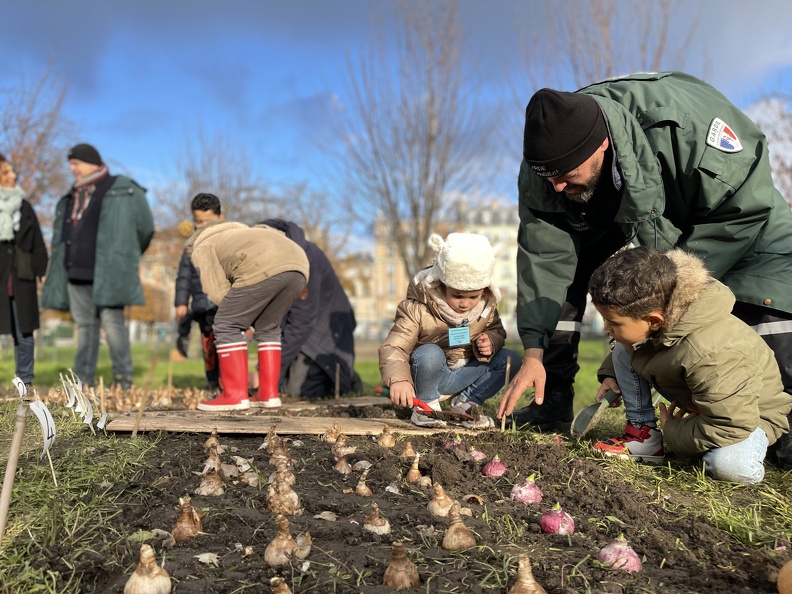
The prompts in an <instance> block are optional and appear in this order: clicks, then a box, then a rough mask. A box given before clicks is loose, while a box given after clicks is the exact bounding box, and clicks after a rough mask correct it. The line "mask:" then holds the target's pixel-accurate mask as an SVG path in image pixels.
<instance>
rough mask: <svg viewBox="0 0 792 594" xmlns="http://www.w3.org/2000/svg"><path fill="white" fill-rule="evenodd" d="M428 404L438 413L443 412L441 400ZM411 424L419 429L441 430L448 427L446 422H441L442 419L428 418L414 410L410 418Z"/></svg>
mask: <svg viewBox="0 0 792 594" xmlns="http://www.w3.org/2000/svg"><path fill="white" fill-rule="evenodd" d="M426 404H428V405H429V408H431V409H432V410H436V411H441V410H443V409H442V408H441V407H440V401H439V400H432V401H431V402H427V403H426ZM410 422H411V423H412V424H413V425H416V426H418V427H434V428H438V429H439V428H441V427H446V426H447V425H446V422H445V421H441V420H440V419H434V418H432V417H428V416H426V415H422V414H421V413H419V412H417V411H416V410H413V414H412V416H411V417H410Z"/></svg>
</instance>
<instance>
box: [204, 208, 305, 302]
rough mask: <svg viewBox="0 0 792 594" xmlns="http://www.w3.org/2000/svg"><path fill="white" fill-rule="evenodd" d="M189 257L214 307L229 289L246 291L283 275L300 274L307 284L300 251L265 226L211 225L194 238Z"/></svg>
mask: <svg viewBox="0 0 792 594" xmlns="http://www.w3.org/2000/svg"><path fill="white" fill-rule="evenodd" d="M191 257H192V261H193V264H194V265H195V267H196V268H197V269H198V271H199V272H200V274H201V285H202V286H203V290H204V293H206V294H207V296H208V297H209V299H210V300H211V301H212V302H213V303H215V304H219V303H220V302H221V301H222V300H223V297H225V295H226V293H228V291H229V290H230V289H231V286H232V285H233V286H235V287H249V286H251V285H255V284H256V283H260V282H261V281H263V280H266V279H268V278H270V277H272V276H275V275H276V274H280V273H282V272H292V271H293V272H299V273H300V274H302V275H303V276H304V277H305V279H306V281H307V280H308V258H307V256H306V255H305V252H304V251H303V249H302V248H301V247H300V246H299V245H297V244H296V243H294V242H293V241H292V240H291V239H289V238H287V237H286V236H285V235H284V234H283V233H281V232H280V231H278V230H277V229H273V228H271V227H267V226H266V225H256V226H255V227H248V226H247V225H243V224H242V223H217V224H213V225H211V226H209V227H206V228H205V229H202V230H201V231H200V232H199V233H198V234H197V235H196V237H195V239H194V241H193V242H192V256H191Z"/></svg>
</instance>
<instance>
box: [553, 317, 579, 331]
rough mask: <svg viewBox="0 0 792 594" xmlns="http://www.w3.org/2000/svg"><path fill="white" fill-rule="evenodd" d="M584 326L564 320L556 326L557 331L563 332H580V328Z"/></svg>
mask: <svg viewBox="0 0 792 594" xmlns="http://www.w3.org/2000/svg"><path fill="white" fill-rule="evenodd" d="M582 325H583V324H581V323H580V322H568V321H565V320H562V321H560V322H558V324H556V327H555V329H556V330H560V331H561V332H580V328H581V327H582Z"/></svg>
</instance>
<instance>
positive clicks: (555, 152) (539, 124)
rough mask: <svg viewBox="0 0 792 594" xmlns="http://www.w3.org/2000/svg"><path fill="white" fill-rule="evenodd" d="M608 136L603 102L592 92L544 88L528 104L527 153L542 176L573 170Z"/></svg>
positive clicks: (530, 162)
mask: <svg viewBox="0 0 792 594" xmlns="http://www.w3.org/2000/svg"><path fill="white" fill-rule="evenodd" d="M607 136H608V127H607V126H606V124H605V117H604V116H603V115H602V111H601V110H600V107H599V104H598V103H597V102H596V100H595V99H594V98H592V97H589V96H588V95H581V94H580V93H566V92H563V91H554V90H552V89H541V90H539V91H537V92H536V93H534V96H533V97H531V100H530V101H529V102H528V107H526V108H525V135H524V136H523V157H525V161H526V162H527V163H528V165H530V167H531V169H533V172H534V173H535V174H536V175H539V176H541V177H555V176H557V175H563V174H564V173H568V172H570V171H572V170H573V169H575V168H576V167H578V166H580V164H581V163H583V162H584V161H585V160H586V159H588V158H589V157H591V155H593V154H594V151H596V150H597V149H598V148H599V146H600V145H601V144H602V141H604V140H605V138H606V137H607Z"/></svg>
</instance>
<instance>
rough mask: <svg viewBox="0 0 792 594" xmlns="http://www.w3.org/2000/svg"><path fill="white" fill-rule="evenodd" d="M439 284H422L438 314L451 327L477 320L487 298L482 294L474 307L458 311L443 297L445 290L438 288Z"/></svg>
mask: <svg viewBox="0 0 792 594" xmlns="http://www.w3.org/2000/svg"><path fill="white" fill-rule="evenodd" d="M440 286H441V285H439V284H437V285H430V286H427V285H424V287H425V288H426V292H427V294H428V295H429V298H430V299H431V300H432V301H433V302H434V304H435V307H436V308H437V313H438V314H440V317H441V318H442V320H443V321H444V322H445V323H446V324H448V325H449V326H450V327H452V328H458V327H459V326H462V325H463V324H464V325H465V326H467V325H468V324H469V323H470V322H472V321H474V320H478V319H479V318H480V317H481V315H482V314H483V313H484V308H485V307H486V305H487V299H486V298H485V297H483V296H482V298H481V301H479V302H478V303H477V304H476V307H474V308H473V309H471V310H470V311H468V312H465V313H459V312H457V311H454V309H453V308H452V307H451V306H450V305H448V301H446V298H445V291H441V290H440ZM485 293H486V292H485Z"/></svg>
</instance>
